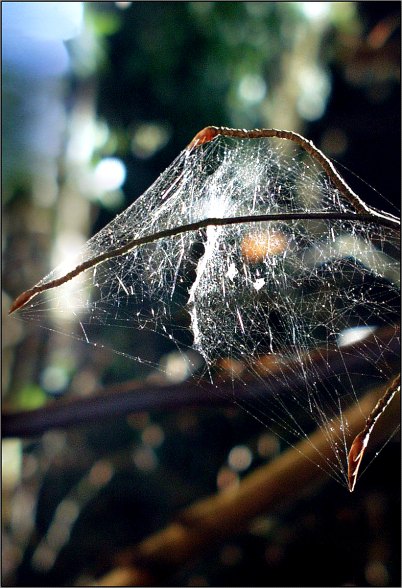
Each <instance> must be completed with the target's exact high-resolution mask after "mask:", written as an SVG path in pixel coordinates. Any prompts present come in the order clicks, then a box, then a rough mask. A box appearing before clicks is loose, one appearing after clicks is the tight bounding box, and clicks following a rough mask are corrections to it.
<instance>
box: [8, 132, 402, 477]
mask: <svg viewBox="0 0 402 588" xmlns="http://www.w3.org/2000/svg"><path fill="white" fill-rule="evenodd" d="M261 217H264V218H263V219H261ZM265 217H266V218H265ZM208 219H215V222H207V221H208ZM236 219H239V220H238V221H236ZM384 219H385V220H384ZM226 220H228V224H226V222H225V221H226ZM229 220H230V224H229ZM204 221H205V222H204ZM387 221H389V222H387ZM187 225H191V226H190V228H187V229H185V230H176V229H178V228H179V229H180V227H186V226H187ZM198 225H199V226H198ZM173 233H176V234H173ZM156 234H161V235H162V236H159V238H157V239H152V238H151V239H150V242H147V243H143V244H140V245H135V246H131V244H132V241H133V240H138V239H142V238H146V237H148V236H151V237H152V236H155V235H156ZM124 247H126V248H127V251H124V253H123V254H121V255H118V256H116V255H115V252H116V250H118V249H120V250H121V249H122V248H123V249H124ZM399 247H400V237H399V229H398V226H397V225H396V224H395V225H394V224H393V219H392V217H391V216H389V217H387V215H380V217H376V216H375V213H374V211H373V217H372V219H371V218H367V215H366V217H364V218H363V215H359V214H357V212H356V209H355V207H354V205H353V202H350V200H349V199H348V198H347V195H346V196H345V194H344V193H343V192H342V191H341V190H340V189H339V187H337V186H336V185H335V184H334V182H333V179H332V178H331V177H330V176H329V175H328V174H327V173H326V171H325V170H323V169H322V167H321V166H320V165H319V163H318V162H317V161H316V160H315V159H314V157H312V156H311V154H309V153H307V152H306V151H305V150H304V149H303V148H301V147H300V146H299V145H296V144H294V143H292V142H291V141H286V140H284V139H281V138H278V137H269V138H264V137H260V138H252V139H250V138H241V137H228V136H221V135H218V136H216V137H215V138H214V139H213V140H211V141H207V142H205V143H204V144H200V145H196V146H193V147H192V148H187V149H185V150H184V151H182V152H181V153H180V155H179V156H178V157H177V158H176V160H175V161H174V162H173V163H172V164H171V165H170V167H169V168H168V169H167V170H166V171H165V172H163V173H162V174H161V176H160V177H159V178H158V179H157V180H156V182H155V183H154V184H153V185H152V186H151V187H150V188H149V189H148V190H147V191H146V192H145V193H144V194H143V195H142V196H141V197H140V198H139V199H138V200H136V201H135V202H134V203H133V204H132V205H131V206H130V207H129V208H127V209H126V210H125V211H124V212H123V213H121V214H120V215H119V216H118V217H116V218H115V219H114V220H113V221H112V222H111V223H110V224H109V225H107V226H106V227H105V228H104V229H102V230H101V231H100V232H99V233H97V234H96V235H95V236H94V237H92V238H91V239H90V240H89V241H88V242H87V243H86V245H85V246H84V248H83V249H82V250H81V252H80V254H79V256H78V257H76V258H74V259H72V260H69V261H68V262H66V263H63V264H62V265H61V266H59V267H58V268H56V269H55V270H54V271H53V272H52V273H51V274H49V275H48V276H47V277H46V278H44V279H43V280H42V281H41V282H39V284H38V286H39V287H41V286H42V285H43V284H46V283H48V282H49V281H52V280H57V279H60V281H61V282H63V276H65V275H66V274H67V273H68V272H69V271H71V270H72V269H73V268H74V267H76V266H78V265H80V264H83V263H86V264H87V265H88V266H89V267H87V269H86V270H85V271H81V272H79V273H78V274H77V275H76V276H74V277H73V278H72V279H70V280H68V281H66V282H65V283H62V284H61V285H60V286H59V287H57V288H52V289H49V290H46V291H43V292H39V293H37V294H35V296H34V297H32V300H31V299H30V300H29V301H28V303H27V304H26V305H25V306H24V307H22V308H21V310H20V311H19V312H20V314H21V316H23V317H24V318H26V319H29V320H36V321H39V322H40V324H41V325H45V324H46V323H47V321H50V325H51V328H54V329H56V330H59V331H63V332H67V333H70V334H72V335H73V336H75V337H77V336H78V337H79V338H82V339H83V340H86V341H88V342H90V343H94V344H95V343H96V344H106V343H105V341H103V342H102V336H104V335H105V333H107V332H108V328H112V327H116V328H117V332H118V331H119V330H121V332H123V330H124V332H126V330H127V329H130V333H131V334H130V337H131V338H132V340H135V338H138V337H141V331H142V330H143V329H148V330H152V331H154V332H157V333H159V334H161V335H163V336H165V337H167V339H168V340H169V341H170V342H171V343H172V344H174V345H176V346H177V348H178V349H179V350H180V352H181V353H182V354H183V356H184V355H185V354H186V352H187V348H188V347H192V348H193V349H195V350H196V351H197V352H198V354H199V355H200V356H202V358H203V361H204V366H205V367H204V373H205V374H206V376H207V377H208V378H210V379H212V381H216V382H217V391H218V392H219V379H220V378H222V377H223V378H226V379H227V378H229V379H233V381H235V380H236V381H238V380H241V381H242V382H244V386H245V387H247V389H248V391H249V393H248V396H247V401H246V402H244V401H243V400H242V399H241V398H234V400H235V401H236V402H239V403H240V404H245V405H246V406H245V407H246V409H247V410H248V411H249V412H250V413H251V414H252V415H254V416H255V417H256V418H258V419H259V420H260V421H262V422H263V423H264V424H265V425H266V426H268V427H270V428H271V429H273V430H274V431H275V432H276V434H278V435H279V436H280V438H282V439H284V440H285V441H286V442H287V443H291V444H293V443H295V442H296V441H297V440H298V439H299V438H301V437H308V435H309V433H310V432H311V430H312V429H313V428H315V427H316V426H317V424H318V425H319V426H320V427H322V429H323V430H324V431H325V432H326V435H327V438H328V444H330V445H331V448H332V454H333V457H332V459H330V460H327V464H326V465H325V467H326V469H327V470H328V472H329V474H330V475H332V476H333V477H335V478H336V479H338V480H339V481H340V482H341V483H344V484H347V455H348V447H349V446H350V442H351V439H350V438H349V435H348V423H347V422H345V420H344V419H343V413H344V410H345V408H346V406H348V405H349V404H350V403H353V402H358V397H359V395H360V393H361V392H362V390H365V389H367V388H368V387H370V386H371V387H372V386H374V385H380V384H385V383H386V382H387V381H388V380H389V379H390V377H391V376H392V375H393V374H394V373H395V371H396V370H397V366H398V363H399V359H398V357H397V352H396V351H395V345H394V343H395V338H396V337H397V336H398V334H397V330H396V325H397V324H398V322H399V309H400V285H399V280H400V267H399ZM99 256H103V257H102V259H101V260H100V261H97V263H96V265H94V267H90V265H91V262H90V260H92V259H94V260H99ZM72 319H74V321H73V322H72ZM48 324H49V323H48ZM74 324H75V325H76V326H77V328H78V330H74V329H73V325H74ZM72 329H73V330H72ZM384 329H388V330H387V333H388V339H387V340H386V341H387V342H386V343H385V348H384V338H383V337H378V338H377V333H380V332H381V333H383V332H384ZM367 337H369V338H370V345H369V344H368V343H367V344H366V343H365V341H366V338H367ZM122 340H123V338H122ZM127 340H129V339H127V337H126V336H125V337H124V344H126V343H127ZM358 340H361V342H362V344H361V345H360V346H359V347H358V348H357V350H356V347H354V348H353V353H354V355H355V357H354V359H353V361H351V358H350V353H351V351H350V346H349V345H350V343H352V342H356V341H358ZM367 341H368V339H367ZM112 346H113V347H114V349H115V350H116V351H118V352H121V353H124V354H126V355H127V356H130V355H132V354H130V349H129V348H125V349H120V348H119V340H118V338H117V339H116V338H114V339H113V343H112ZM137 347H138V346H137ZM137 347H136V348H137ZM330 357H336V358H337V360H336V366H337V367H336V368H335V367H334V364H333V362H331V361H330V359H329V358H330ZM136 359H138V360H140V361H145V362H146V361H148V360H147V357H146V350H144V354H143V356H139V357H136ZM272 379H278V380H279V379H281V381H282V382H284V383H285V386H282V387H281V389H280V390H279V391H276V392H275V391H273V390H272V389H271V388H270V386H269V382H272ZM257 383H258V386H256V384H257ZM264 383H266V386H265V387H264ZM254 390H255V393H254V392H253V391H254Z"/></svg>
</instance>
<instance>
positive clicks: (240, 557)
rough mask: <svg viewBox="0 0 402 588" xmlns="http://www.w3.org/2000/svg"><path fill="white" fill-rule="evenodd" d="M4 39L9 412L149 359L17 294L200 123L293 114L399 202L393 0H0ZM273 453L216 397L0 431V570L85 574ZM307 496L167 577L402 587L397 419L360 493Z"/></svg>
mask: <svg viewBox="0 0 402 588" xmlns="http://www.w3.org/2000/svg"><path fill="white" fill-rule="evenodd" d="M2 53H3V85H2V101H3V117H2V140H3V161H2V165H3V173H2V190H3V292H2V294H3V295H2V304H3V315H4V316H3V324H2V326H3V337H2V338H3V362H2V365H3V369H2V378H3V380H2V384H3V412H6V411H17V410H18V411H22V410H32V409H36V408H40V407H44V406H47V405H48V404H49V403H50V404H53V403H56V402H58V401H60V399H62V398H85V397H90V396H91V395H92V394H93V393H94V392H95V391H96V390H99V389H101V388H102V387H104V386H113V385H116V386H117V385H120V384H121V383H124V382H126V381H128V380H130V379H133V378H135V379H137V380H143V379H144V378H146V377H149V374H147V373H145V372H144V369H143V368H142V367H141V366H138V365H136V364H135V363H134V362H131V361H127V360H126V359H124V358H123V357H119V356H115V355H113V354H112V353H110V354H108V353H107V352H106V351H104V350H95V349H94V348H92V347H90V346H89V345H88V346H85V345H84V344H82V343H80V342H75V341H74V340H73V339H69V338H65V337H61V336H57V335H56V334H55V333H52V332H50V331H47V330H43V329H39V328H38V327H37V326H33V327H31V326H30V325H29V324H27V323H23V322H21V321H19V320H16V319H15V318H13V317H8V316H7V313H8V309H9V306H10V303H11V301H12V300H13V298H14V297H15V296H16V295H18V294H19V293H20V292H22V291H23V290H25V289H26V288H28V287H30V286H32V285H33V284H34V283H36V282H37V281H38V280H39V279H40V278H42V277H43V276H44V275H46V274H47V273H48V272H49V271H50V270H51V269H52V268H53V267H54V266H55V265H56V264H57V263H59V262H60V261H61V260H62V259H63V257H64V256H65V255H66V253H67V252H71V251H72V250H75V249H77V248H79V247H80V245H82V244H83V243H84V242H85V241H86V240H87V239H88V237H89V236H91V235H92V234H94V233H95V232H96V231H98V230H99V229H100V228H101V227H103V226H104V225H105V224H106V223H107V222H108V221H109V220H111V219H112V218H113V217H114V216H115V215H116V214H117V213H118V212H120V211H121V210H123V209H124V208H125V207H126V206H127V205H128V204H130V203H131V202H132V201H133V200H134V199H135V198H137V197H138V196H139V195H141V193H142V192H143V191H144V190H145V189H146V188H147V187H148V186H149V185H150V184H151V183H152V182H153V181H154V179H155V178H156V177H157V176H158V174H159V173H161V172H162V171H163V170H164V169H165V168H166V167H167V165H168V164H170V163H171V161H172V160H173V159H174V158H175V157H176V155H177V154H178V153H179V152H180V151H181V150H182V149H183V148H184V147H185V146H186V145H187V144H188V142H189V141H190V140H191V138H192V137H193V136H194V135H195V134H196V133H197V132H198V131H199V130H200V129H202V128H203V127H205V126H207V125H210V124H212V125H217V126H231V127H238V128H255V127H275V128H279V129H289V130H293V131H297V132H300V133H302V134H303V135H305V136H306V137H308V138H309V139H312V140H313V141H314V142H315V144H316V145H317V146H318V147H319V148H320V149H322V150H323V151H324V152H325V153H326V154H327V155H328V156H330V157H332V158H334V160H335V161H336V162H338V163H339V164H340V165H344V166H347V168H348V170H351V171H352V172H353V174H356V175H353V174H352V173H350V172H349V171H347V170H344V168H343V167H340V168H339V169H340V170H341V173H342V174H344V176H345V177H346V179H347V181H349V182H350V183H351V184H352V186H353V188H354V189H355V190H356V191H357V192H358V193H359V195H360V196H361V197H362V198H363V199H364V200H365V201H366V202H367V203H368V204H370V205H372V206H375V207H378V208H381V209H383V210H388V211H389V212H392V213H394V214H398V210H399V207H400V160H401V152H400V3H399V2H90V3H89V2H88V3H85V2H84V3H82V2H66V3H63V2H46V3H45V2H33V3H30V2H3V3H2ZM359 178H361V180H359ZM370 186H372V187H373V188H375V190H374V189H372V188H370ZM376 190H377V191H376ZM379 193H381V195H380V194H379ZM141 344H142V345H152V344H154V341H153V339H152V340H151V339H149V340H148V339H143V340H142V342H141ZM150 353H151V354H153V358H154V359H155V361H159V362H160V363H161V365H163V366H165V367H166V366H167V365H168V364H169V361H171V362H172V361H174V357H173V358H172V356H171V355H164V350H159V349H154V350H152V349H151V351H150ZM168 371H169V370H168ZM180 377H182V378H184V377H186V374H185V373H184V374H182V376H180V374H179V376H178V380H176V381H179V380H180ZM173 381H174V380H173ZM390 435H391V432H390ZM278 451H279V448H278V443H276V442H275V438H273V437H272V436H271V435H270V433H269V432H268V431H267V430H266V429H264V428H263V427H262V425H260V424H259V423H258V422H257V421H255V420H254V419H252V418H251V417H250V416H249V415H248V414H245V413H244V412H242V411H241V410H239V409H237V408H236V407H234V406H230V405H228V406H227V407H224V408H222V407H217V406H213V402H212V401H211V406H210V407H203V408H202V409H197V410H196V409H191V408H188V407H187V408H185V407H183V408H180V407H179V408H178V409H177V410H175V411H161V410H157V409H154V410H145V411H141V412H140V413H133V414H129V415H127V416H124V417H121V418H114V419H110V420H107V419H106V420H104V421H102V422H99V423H97V424H87V425H80V426H78V425H77V426H71V427H69V428H66V429H60V428H59V429H51V430H48V431H47V432H45V433H44V434H42V435H35V436H31V437H29V438H25V439H22V438H7V439H4V440H3V454H2V455H3V504H2V507H3V508H2V514H3V542H2V543H3V554H2V582H3V584H4V585H17V586H54V585H71V584H72V583H73V582H75V583H81V584H85V583H87V582H89V581H91V580H92V579H93V578H94V577H97V576H99V575H101V574H102V573H105V572H106V571H107V570H108V569H109V568H110V567H112V566H113V565H114V564H113V562H114V557H115V556H116V554H118V553H119V552H120V551H121V550H122V549H124V548H125V547H127V546H129V545H133V544H135V543H136V542H138V541H139V540H141V539H142V538H144V537H146V536H148V535H149V534H150V533H152V532H153V531H155V530H157V529H159V528H161V527H162V526H163V525H164V524H166V523H167V522H168V521H169V520H171V519H172V517H173V516H174V515H175V513H177V512H179V511H180V510H181V509H182V508H183V507H185V506H186V505H189V504H191V503H192V502H194V501H195V500H196V499H198V498H200V497H203V496H208V495H210V494H212V493H214V492H216V491H218V490H222V489H223V488H225V487H226V486H227V485H230V484H237V483H238V481H239V480H240V479H241V478H242V477H243V476H244V475H246V474H247V473H248V472H249V471H252V469H253V468H256V467H257V466H258V465H259V464H261V463H264V462H266V461H267V460H269V459H271V458H273V456H274V455H276V453H277V452H278ZM297 493H298V490H297V489H295V500H294V502H293V503H292V504H291V505H288V506H287V507H286V508H281V509H278V510H276V511H275V512H269V513H263V514H262V515H261V517H260V520H258V521H254V523H255V524H253V525H252V524H250V529H249V530H248V531H247V532H242V533H241V534H240V535H238V536H233V537H230V538H228V540H227V541H226V542H224V543H223V544H221V545H219V546H218V548H216V549H214V550H213V551H212V552H210V553H205V554H204V555H203V556H202V557H200V558H199V559H197V560H196V561H192V562H190V563H188V564H187V565H186V566H184V567H183V568H181V569H178V570H177V571H176V572H175V573H174V574H173V575H171V576H170V577H167V578H166V580H165V585H179V586H182V585H183V586H209V585H215V586H216V585H218V586H219V585H220V586H235V585H244V586H334V585H339V586H345V585H348V586H397V585H400V581H401V579H400V523H399V520H400V445H399V441H398V439H397V436H394V437H393V438H392V439H391V440H390V442H389V443H388V444H387V446H386V448H385V449H384V450H383V451H382V453H381V455H380V456H379V457H378V458H377V459H376V460H375V462H374V463H373V464H372V465H371V467H370V468H369V470H368V471H367V472H366V474H365V475H364V478H362V480H361V481H360V486H358V489H357V490H356V492H355V493H353V494H352V495H350V494H349V493H347V492H346V491H345V489H344V488H342V487H340V486H338V485H336V484H335V483H333V482H332V481H330V480H328V483H327V484H325V485H324V486H322V487H320V488H316V489H313V490H311V489H310V491H306V489H300V492H299V493H298V494H297ZM257 523H258V524H257Z"/></svg>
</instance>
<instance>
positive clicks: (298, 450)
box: [96, 388, 399, 586]
mask: <svg viewBox="0 0 402 588" xmlns="http://www.w3.org/2000/svg"><path fill="white" fill-rule="evenodd" d="M383 391H384V389H383V388H381V389H379V390H378V389H377V390H373V391H371V392H369V393H368V394H367V395H366V396H365V397H364V398H363V399H362V400H361V402H360V405H353V406H352V407H351V408H349V409H348V410H347V411H346V412H345V415H344V416H345V418H346V419H347V422H348V424H349V426H350V429H351V432H352V433H357V432H358V431H359V429H361V427H362V422H363V420H364V419H363V416H362V410H363V411H369V410H370V407H371V406H373V404H375V403H376V400H377V398H378V397H379V396H380V395H381V393H382V392H383ZM398 417H399V410H398V406H397V403H392V404H391V405H390V410H389V411H387V412H386V415H385V421H384V424H385V427H382V428H378V429H377V430H376V435H375V438H373V443H372V445H373V447H379V446H381V445H382V444H383V443H384V442H385V441H386V440H387V438H388V437H389V433H388V431H389V430H390V429H391V430H392V429H393V428H394V427H395V424H396V422H397V420H398ZM313 446H315V447H317V448H318V449H319V451H320V453H321V457H322V460H323V463H324V461H325V458H326V457H328V439H327V437H326V435H325V433H324V432H323V431H322V430H320V429H318V430H317V431H316V432H315V433H313V435H311V437H310V440H309V441H308V440H303V441H301V442H300V443H298V444H297V445H296V446H295V447H291V448H289V449H287V450H286V451H284V452H283V453H282V454H281V455H280V456H279V457H278V458H277V459H275V460H274V461H272V462H270V463H268V464H266V465H264V466H262V467H260V468H258V469H257V470H255V471H254V472H252V473H251V474H249V475H248V476H247V477H245V478H244V479H243V480H242V481H241V482H240V484H239V486H238V488H236V489H232V490H229V491H224V492H221V493H218V494H215V495H213V496H210V497H208V498H205V499H203V500H200V501H198V502H196V503H195V504H193V505H192V506H190V507H189V508H187V509H185V510H184V511H183V512H182V513H181V514H180V515H179V516H178V517H177V518H176V519H175V520H174V521H173V522H171V523H170V524H169V525H168V526H167V527H165V528H164V529H162V530H160V531H158V532H156V533H155V534H153V535H151V536H150V537H148V538H146V539H144V540H143V541H142V542H141V543H140V544H139V545H137V546H135V547H133V548H132V549H131V550H129V551H127V552H126V553H125V554H122V555H120V556H119V557H118V560H119V562H120V566H119V567H117V568H115V569H114V570H113V571H111V572H110V573H109V574H107V575H106V576H104V577H103V578H101V579H100V580H98V582H97V583H96V585H97V586H140V585H141V586H155V585H164V582H166V579H167V577H169V576H170V575H172V574H173V573H174V572H175V571H176V570H178V569H179V568H180V567H181V566H183V565H185V564H186V563H188V562H189V561H191V560H192V559H193V558H195V557H197V556H200V555H201V554H202V553H203V552H206V551H208V550H209V549H211V548H213V547H214V545H215V544H217V543H218V542H220V541H222V540H224V539H225V538H226V537H231V536H233V535H235V534H237V533H239V532H241V531H242V530H243V529H245V528H247V524H248V523H249V522H250V521H251V520H252V519H253V517H256V516H257V515H259V514H261V513H267V512H269V511H270V510H272V509H274V508H276V507H278V506H283V505H284V504H289V503H292V502H295V501H296V500H297V499H298V498H300V497H301V496H302V495H304V494H305V492H306V491H307V490H308V489H309V488H312V487H313V485H314V487H315V489H316V487H317V484H323V483H324V482H325V480H326V477H325V475H324V473H323V470H322V469H320V467H319V466H317V465H316V464H315V463H313V462H312V461H309V460H308V457H309V456H310V457H313V456H312V453H311V452H312V447H313ZM306 457H307V459H306ZM314 460H315V461H316V454H315V455H314Z"/></svg>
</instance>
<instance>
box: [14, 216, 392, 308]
mask: <svg viewBox="0 0 402 588" xmlns="http://www.w3.org/2000/svg"><path fill="white" fill-rule="evenodd" d="M294 220H328V221H333V220H343V221H354V222H356V221H358V222H363V223H367V222H369V223H370V222H371V223H373V222H374V223H375V224H378V225H383V226H386V227H393V228H395V226H396V225H397V224H398V221H397V220H396V219H393V218H392V217H390V218H388V217H384V218H383V217H376V216H373V214H371V213H370V214H369V213H367V212H364V213H358V214H355V213H351V212H344V213H341V212H292V213H276V214H258V215H247V216H238V217H230V218H207V219H203V220H200V221H197V222H194V223H189V224H186V225H181V226H179V227H172V228H170V229H164V230H162V231H158V232H156V233H153V234H152V235H146V236H144V237H140V238H138V239H132V240H131V241H129V242H128V243H126V244H125V245H122V246H121V247H117V248H115V249H112V250H110V251H105V252H104V253H101V254H100V255H97V256H96V257H93V258H91V259H88V260H87V261H84V262H83V263H81V264H79V265H77V266H76V267H75V268H74V269H73V270H71V271H70V272H68V273H67V274H65V275H64V276H61V277H60V278H56V279H55V280H51V281H50V282H45V283H44V284H38V285H36V286H34V287H33V288H30V289H29V290H25V291H24V292H23V293H22V294H20V295H19V296H18V297H17V298H16V299H15V300H14V302H13V303H12V305H11V307H10V310H9V314H12V313H13V312H15V311H16V310H18V309H20V308H23V307H24V306H26V304H27V303H28V302H29V301H30V300H32V298H33V297H34V296H36V295H37V294H39V293H40V292H45V291H47V290H51V289H53V288H57V287H58V286H61V285H62V284H65V283H66V282H69V281H70V280H72V279H73V278H75V277H76V276H78V275H79V274H82V273H83V272H84V271H86V270H88V269H91V268H93V267H95V266H97V265H99V264H100V263H103V262H105V261H108V260H109V259H115V258H117V257H121V256H123V255H127V254H128V253H130V252H131V251H132V250H133V249H134V248H136V247H139V246H140V245H146V244H149V243H154V242H156V241H159V240H160V239H166V238H168V237H175V236H177V235H182V234H183V233H190V232H192V231H199V230H200V229H204V228H206V227H209V226H217V227H218V226H220V227H221V226H228V225H235V224H245V223H258V222H274V221H285V222H286V221H294Z"/></svg>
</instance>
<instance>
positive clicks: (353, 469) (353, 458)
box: [348, 374, 401, 492]
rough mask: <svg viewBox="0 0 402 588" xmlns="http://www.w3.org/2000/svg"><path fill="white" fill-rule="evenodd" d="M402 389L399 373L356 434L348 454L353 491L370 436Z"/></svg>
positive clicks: (349, 476) (350, 487)
mask: <svg viewBox="0 0 402 588" xmlns="http://www.w3.org/2000/svg"><path fill="white" fill-rule="evenodd" d="M400 391H401V374H398V375H397V376H396V377H395V378H394V379H393V380H392V381H391V382H390V384H389V386H388V388H387V389H386V390H385V392H384V395H383V396H381V398H380V399H379V401H378V402H377V404H376V405H375V407H374V408H373V410H372V411H371V413H370V414H369V416H368V417H367V420H366V424H365V427H364V429H363V430H362V431H360V433H359V434H358V435H356V437H355V439H354V441H353V443H352V445H351V447H350V450H349V456H348V480H349V490H350V492H353V490H354V487H355V484H356V480H357V474H358V472H359V468H360V464H361V462H362V459H363V456H364V454H365V452H366V448H367V445H368V442H369V440H370V436H371V434H372V432H373V429H374V427H375V425H376V423H377V421H378V419H379V418H380V417H381V416H382V415H383V414H384V411H385V409H386V408H387V406H388V405H389V403H390V402H391V401H392V399H393V397H394V396H395V394H396V393H397V392H400Z"/></svg>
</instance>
